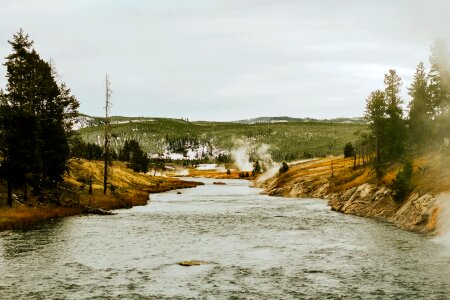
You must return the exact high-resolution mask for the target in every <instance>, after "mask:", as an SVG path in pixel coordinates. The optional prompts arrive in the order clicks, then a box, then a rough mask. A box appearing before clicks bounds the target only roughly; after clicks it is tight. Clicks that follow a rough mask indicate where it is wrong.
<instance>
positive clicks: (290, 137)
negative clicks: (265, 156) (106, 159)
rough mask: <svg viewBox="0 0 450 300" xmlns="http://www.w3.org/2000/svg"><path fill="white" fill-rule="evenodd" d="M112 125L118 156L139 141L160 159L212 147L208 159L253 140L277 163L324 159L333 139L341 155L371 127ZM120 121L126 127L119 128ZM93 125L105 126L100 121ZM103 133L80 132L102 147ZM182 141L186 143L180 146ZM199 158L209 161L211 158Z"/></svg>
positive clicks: (135, 121) (154, 121)
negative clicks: (168, 153)
mask: <svg viewBox="0 0 450 300" xmlns="http://www.w3.org/2000/svg"><path fill="white" fill-rule="evenodd" d="M127 121H128V122H127ZM111 122H112V126H111V127H112V128H111V129H112V132H113V133H114V134H115V137H113V138H112V139H111V145H112V146H113V147H114V149H115V150H116V151H118V150H119V149H120V148H121V147H122V146H123V144H124V142H123V141H125V140H130V139H135V140H136V141H138V142H139V144H140V145H141V147H142V149H143V150H144V151H145V152H147V153H151V154H160V155H161V154H163V153H164V151H165V150H175V149H177V150H178V151H180V152H179V153H183V152H184V147H189V146H190V145H194V146H195V145H204V146H206V147H207V148H208V151H207V154H208V156H209V157H210V156H211V155H210V151H211V148H213V149H217V150H222V151H228V152H229V151H231V149H233V147H235V141H236V140H238V139H241V140H246V141H249V142H250V143H251V145H254V146H258V145H260V144H267V145H269V146H270V150H269V152H270V154H271V155H272V158H273V159H274V161H278V162H281V161H295V160H299V159H304V158H312V157H321V156H325V155H327V154H328V153H329V148H328V144H329V141H330V139H335V141H336V147H335V148H334V149H333V153H332V154H334V155H338V154H341V149H342V148H343V147H344V145H345V144H346V143H347V142H348V141H353V140H354V139H355V137H354V135H353V132H355V131H356V130H360V131H361V132H363V131H366V130H367V128H368V126H367V125H366V124H345V123H329V122H284V123H273V124H271V123H258V124H241V123H234V122H189V123H187V122H184V121H181V120H177V119H159V118H126V117H113V118H111ZM115 122H121V123H120V124H115ZM93 123H94V124H97V123H98V124H100V121H99V122H97V123H96V122H93ZM102 132H103V128H102V127H101V126H93V127H87V128H83V129H80V130H79V133H80V135H81V136H82V138H83V140H85V141H86V142H90V143H95V142H97V137H98V136H99V135H101V134H102ZM188 136H189V139H188V138H187V137H188ZM178 139H179V140H180V141H181V143H180V141H177V140H178ZM167 141H171V142H170V143H171V145H172V146H170V148H171V149H168V145H169V143H168V142H167ZM183 141H184V142H185V143H184V142H183ZM199 159H200V160H203V161H205V162H206V161H207V160H208V159H210V158H207V157H203V158H199ZM220 160H221V161H223V162H218V161H217V160H216V161H211V162H216V163H226V162H227V161H228V160H230V161H231V158H230V157H229V155H228V154H227V156H223V157H221V158H220Z"/></svg>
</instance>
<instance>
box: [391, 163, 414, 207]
mask: <svg viewBox="0 0 450 300" xmlns="http://www.w3.org/2000/svg"><path fill="white" fill-rule="evenodd" d="M412 176H413V164H412V162H411V160H406V161H405V162H404V164H403V169H402V170H400V171H399V172H398V173H397V175H396V176H395V179H394V181H393V183H392V185H391V188H392V190H393V191H394V194H393V197H394V200H395V201H402V200H403V199H404V198H405V197H406V196H407V195H408V194H409V193H410V192H411V191H412V185H411V179H412Z"/></svg>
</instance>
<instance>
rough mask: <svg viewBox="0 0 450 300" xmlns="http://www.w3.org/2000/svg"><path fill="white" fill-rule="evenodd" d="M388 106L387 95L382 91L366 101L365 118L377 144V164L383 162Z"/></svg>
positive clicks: (373, 94) (373, 93)
mask: <svg viewBox="0 0 450 300" xmlns="http://www.w3.org/2000/svg"><path fill="white" fill-rule="evenodd" d="M386 111H387V105H386V102H385V94H384V92H383V91H381V90H376V91H373V92H372V93H371V94H370V96H369V97H368V98H367V100H366V111H365V117H366V119H367V120H368V121H369V124H370V128H371V130H372V133H373V135H374V137H375V143H376V155H377V156H376V162H377V163H378V164H379V163H381V162H382V157H381V153H382V148H383V144H382V142H383V137H384V135H383V133H384V128H385V126H386Z"/></svg>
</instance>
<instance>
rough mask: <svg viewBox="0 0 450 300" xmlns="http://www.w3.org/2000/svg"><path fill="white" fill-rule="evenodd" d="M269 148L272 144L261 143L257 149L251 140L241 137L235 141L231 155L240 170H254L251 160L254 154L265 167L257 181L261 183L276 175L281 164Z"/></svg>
mask: <svg viewBox="0 0 450 300" xmlns="http://www.w3.org/2000/svg"><path fill="white" fill-rule="evenodd" d="M269 150H270V146H269V145H267V144H261V145H259V146H258V147H257V148H256V149H255V148H254V147H252V146H251V144H250V142H248V141H243V140H240V139H239V140H236V141H235V147H234V148H233V150H232V151H231V155H232V157H233V160H234V162H235V164H236V167H237V168H238V169H239V170H240V171H251V170H253V163H251V162H250V155H251V154H253V156H254V157H255V158H256V159H257V160H259V162H260V163H261V166H262V168H263V174H262V175H260V176H259V177H258V179H257V182H258V183H261V182H263V181H265V180H267V179H269V178H270V177H273V176H275V174H276V173H277V172H278V170H279V168H280V164H279V163H276V162H274V161H273V159H272V155H271V154H270V152H269Z"/></svg>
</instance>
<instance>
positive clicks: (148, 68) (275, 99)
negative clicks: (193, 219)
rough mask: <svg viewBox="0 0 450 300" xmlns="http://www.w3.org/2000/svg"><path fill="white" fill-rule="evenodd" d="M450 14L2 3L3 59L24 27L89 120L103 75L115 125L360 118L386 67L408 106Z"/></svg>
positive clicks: (364, 5) (363, 6)
mask: <svg viewBox="0 0 450 300" xmlns="http://www.w3.org/2000/svg"><path fill="white" fill-rule="evenodd" d="M449 12H450V1H446V0H442V1H407V0H398V1H369V0H367V1H361V0H355V1H331V0H330V1H315V0H314V1H300V0H295V1H294V0H258V1H256V0H252V1H251V0H222V1H219V0H216V1H213V0H211V1H205V0H201V1H200V0H198V1H196V0H192V1H181V0H180V1H175V0H161V1H144V0H141V1H138V0H127V1H125V0H124V1H112V0H103V1H102V0H96V1H92V0H76V1H75V0H73V1H69V0H67V1H59V0H52V1H50V0H40V1H27V0H3V1H1V3H0V55H1V56H2V58H3V57H5V56H6V55H7V54H8V53H10V52H11V48H10V46H9V44H8V43H7V40H10V39H11V38H12V35H13V34H14V33H15V32H17V31H18V29H19V28H21V27H22V28H23V29H24V30H25V32H27V33H28V34H29V35H30V37H31V38H32V39H33V40H34V41H35V45H34V46H35V48H36V50H37V51H38V53H39V54H40V55H41V56H42V57H43V58H45V59H52V60H53V61H54V63H55V65H56V69H57V71H58V73H59V75H60V78H61V79H62V80H63V81H64V82H66V83H67V85H68V86H69V87H70V88H71V89H72V92H73V93H74V94H75V95H76V96H77V98H78V100H79V101H80V103H81V107H80V112H83V113H86V114H91V115H102V114H103V106H104V104H103V101H104V76H105V73H108V74H109V76H110V79H111V82H112V85H111V87H112V90H113V95H112V102H113V107H112V113H113V114H114V115H124V116H158V117H176V118H179V117H184V118H189V119H191V120H237V119H245V118H252V117H258V116H291V117H313V118H333V117H344V116H345V117H356V116H362V115H363V112H364V105H365V98H366V97H367V95H368V94H369V93H370V92H371V91H372V90H374V89H377V88H382V87H383V74H384V73H385V72H386V71H387V70H388V69H389V68H395V69H396V70H397V71H398V73H399V74H400V76H401V77H402V78H403V79H404V87H403V95H404V99H405V100H408V98H407V89H406V87H407V86H408V85H409V83H410V81H411V78H412V75H413V72H414V69H415V66H416V65H417V63H418V62H419V61H424V62H427V63H428V56H429V48H430V45H431V44H432V43H433V42H434V41H435V40H436V39H448V38H449V37H450V21H449V18H448V15H449ZM5 72H6V70H5V68H4V67H3V66H2V67H1V68H0V75H1V76H0V86H1V87H3V88H4V87H5V85H6V79H5Z"/></svg>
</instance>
